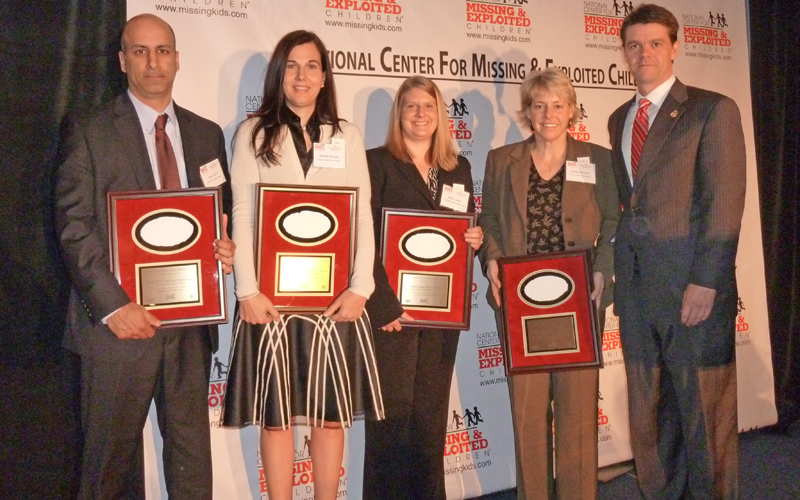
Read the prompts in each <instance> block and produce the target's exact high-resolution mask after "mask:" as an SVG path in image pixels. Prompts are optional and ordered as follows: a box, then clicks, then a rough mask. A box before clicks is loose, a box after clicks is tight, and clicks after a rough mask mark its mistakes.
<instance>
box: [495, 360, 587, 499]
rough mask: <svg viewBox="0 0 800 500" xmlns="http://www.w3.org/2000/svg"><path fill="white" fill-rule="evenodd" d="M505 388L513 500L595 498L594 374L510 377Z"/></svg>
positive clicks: (562, 373) (544, 374) (577, 372)
mask: <svg viewBox="0 0 800 500" xmlns="http://www.w3.org/2000/svg"><path fill="white" fill-rule="evenodd" d="M508 389H509V393H510V396H511V413H512V420H513V422H514V440H515V444H516V448H517V499H518V500H525V499H527V500H539V499H548V498H556V496H557V497H558V498H559V499H576V500H591V499H593V498H595V497H596V496H597V391H598V370H597V369H595V368H586V369H580V370H574V371H565V372H554V373H531V374H521V375H514V376H511V377H509V378H508ZM551 398H552V401H553V412H554V415H553V413H551V411H550V401H551ZM551 416H555V465H556V467H555V470H556V478H555V481H553V454H552V453H551V452H550V450H552V437H553V432H552V427H551V422H552V419H551ZM554 483H555V484H554Z"/></svg>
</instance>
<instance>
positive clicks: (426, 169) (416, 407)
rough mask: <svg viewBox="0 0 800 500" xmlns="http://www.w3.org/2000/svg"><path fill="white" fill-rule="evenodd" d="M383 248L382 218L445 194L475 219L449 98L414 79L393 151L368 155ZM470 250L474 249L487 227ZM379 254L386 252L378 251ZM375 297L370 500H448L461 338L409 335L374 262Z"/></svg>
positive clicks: (397, 118)
mask: <svg viewBox="0 0 800 500" xmlns="http://www.w3.org/2000/svg"><path fill="white" fill-rule="evenodd" d="M367 163H368V164H369V173H370V181H371V182H372V210H373V220H375V221H376V224H375V239H376V243H377V242H378V241H379V238H380V224H379V223H377V221H380V220H381V209H382V208H383V207H388V208H400V209H422V210H447V209H455V208H454V207H453V208H448V207H445V206H442V205H441V197H442V190H443V189H444V186H451V187H453V188H454V189H456V190H458V188H459V187H460V188H463V190H464V191H465V192H466V193H467V196H465V197H464V198H463V200H462V201H463V207H458V209H461V210H462V211H465V212H473V211H474V210H475V203H474V200H473V196H472V173H471V172H470V164H469V161H467V160H466V158H464V157H463V156H459V155H458V153H457V151H456V149H455V146H454V145H453V141H452V140H451V139H450V133H449V127H448V121H447V114H446V112H445V106H444V100H443V99H442V94H441V93H440V92H439V89H438V88H437V87H436V85H435V84H434V83H433V82H432V81H431V80H429V79H427V78H424V77H421V76H413V77H411V78H408V79H407V80H406V81H405V82H403V84H402V85H401V86H400V89H398V91H397V96H396V97H395V101H394V105H393V106H392V113H391V117H390V123H389V133H388V136H387V139H386V144H385V145H384V146H382V147H379V148H376V149H371V150H369V151H367ZM464 240H465V241H467V242H468V243H469V244H470V245H471V246H472V247H473V248H474V249H476V250H477V249H478V248H479V247H480V245H481V242H482V241H483V233H482V231H481V229H480V228H479V227H474V228H471V229H468V230H467V231H466V232H465V233H464ZM376 248H377V247H376ZM374 274H375V292H374V293H373V294H372V297H370V299H369V300H368V301H367V306H366V309H367V312H368V313H369V317H370V321H371V323H372V325H373V327H374V340H375V354H376V357H377V360H378V371H379V373H380V377H381V387H382V391H383V403H384V408H385V412H386V420H384V421H382V422H372V421H367V422H366V450H365V454H366V457H365V464H364V493H363V496H364V498H365V499H374V498H381V499H404V500H405V499H416V498H419V499H426V500H427V499H431V500H436V499H442V500H443V499H445V498H446V494H445V486H444V465H443V459H442V454H443V450H444V441H445V435H446V433H447V409H448V402H449V396H450V381H451V379H452V374H453V365H454V364H455V359H456V349H457V347H458V337H459V333H460V332H458V331H454V330H440V329H435V328H419V327H412V326H408V324H406V326H405V327H404V328H402V331H400V329H401V326H400V318H403V319H404V320H407V321H410V320H412V318H411V316H409V315H408V314H407V313H406V312H404V310H403V307H402V306H401V305H400V302H399V301H398V299H397V296H396V295H395V292H394V290H392V288H391V286H390V285H389V281H388V278H387V276H386V270H385V269H384V268H383V265H382V264H381V260H380V257H378V256H377V254H376V258H375V272H374Z"/></svg>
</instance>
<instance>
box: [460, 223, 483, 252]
mask: <svg viewBox="0 0 800 500" xmlns="http://www.w3.org/2000/svg"><path fill="white" fill-rule="evenodd" d="M464 241H466V242H467V243H469V245H470V246H471V247H472V249H473V250H477V249H479V248H480V247H481V244H483V229H481V227H480V226H475V227H471V228H468V229H467V230H466V231H464Z"/></svg>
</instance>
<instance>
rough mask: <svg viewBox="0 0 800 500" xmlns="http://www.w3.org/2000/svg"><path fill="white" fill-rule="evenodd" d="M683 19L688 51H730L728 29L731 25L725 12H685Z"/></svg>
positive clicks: (685, 44) (685, 46)
mask: <svg viewBox="0 0 800 500" xmlns="http://www.w3.org/2000/svg"><path fill="white" fill-rule="evenodd" d="M681 21H682V22H681V24H682V25H683V43H684V49H685V50H686V51H687V53H696V52H722V53H726V52H728V53H729V52H730V50H731V49H730V47H731V39H730V38H729V37H728V32H727V31H726V28H728V27H729V25H728V20H727V19H726V18H725V13H724V12H712V11H708V15H706V14H705V13H702V14H683V15H682V16H681Z"/></svg>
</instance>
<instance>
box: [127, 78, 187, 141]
mask: <svg viewBox="0 0 800 500" xmlns="http://www.w3.org/2000/svg"><path fill="white" fill-rule="evenodd" d="M128 97H130V99H131V102H132V103H133V108H134V109H135V110H136V115H137V116H138V117H139V123H140V124H141V126H142V130H144V133H145V134H152V133H153V132H154V131H155V128H156V118H158V115H160V114H162V113H159V112H158V111H156V110H155V109H153V108H151V107H150V106H148V105H147V104H145V103H143V102H142V101H140V100H139V99H138V98H137V97H136V96H135V95H133V93H132V92H131V91H130V89H128ZM163 114H166V115H167V116H169V120H167V123H169V122H172V124H173V125H175V124H177V123H178V117H177V116H176V115H175V106H174V101H173V100H172V99H170V101H169V104H168V105H167V108H166V109H165V110H164V113H163Z"/></svg>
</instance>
